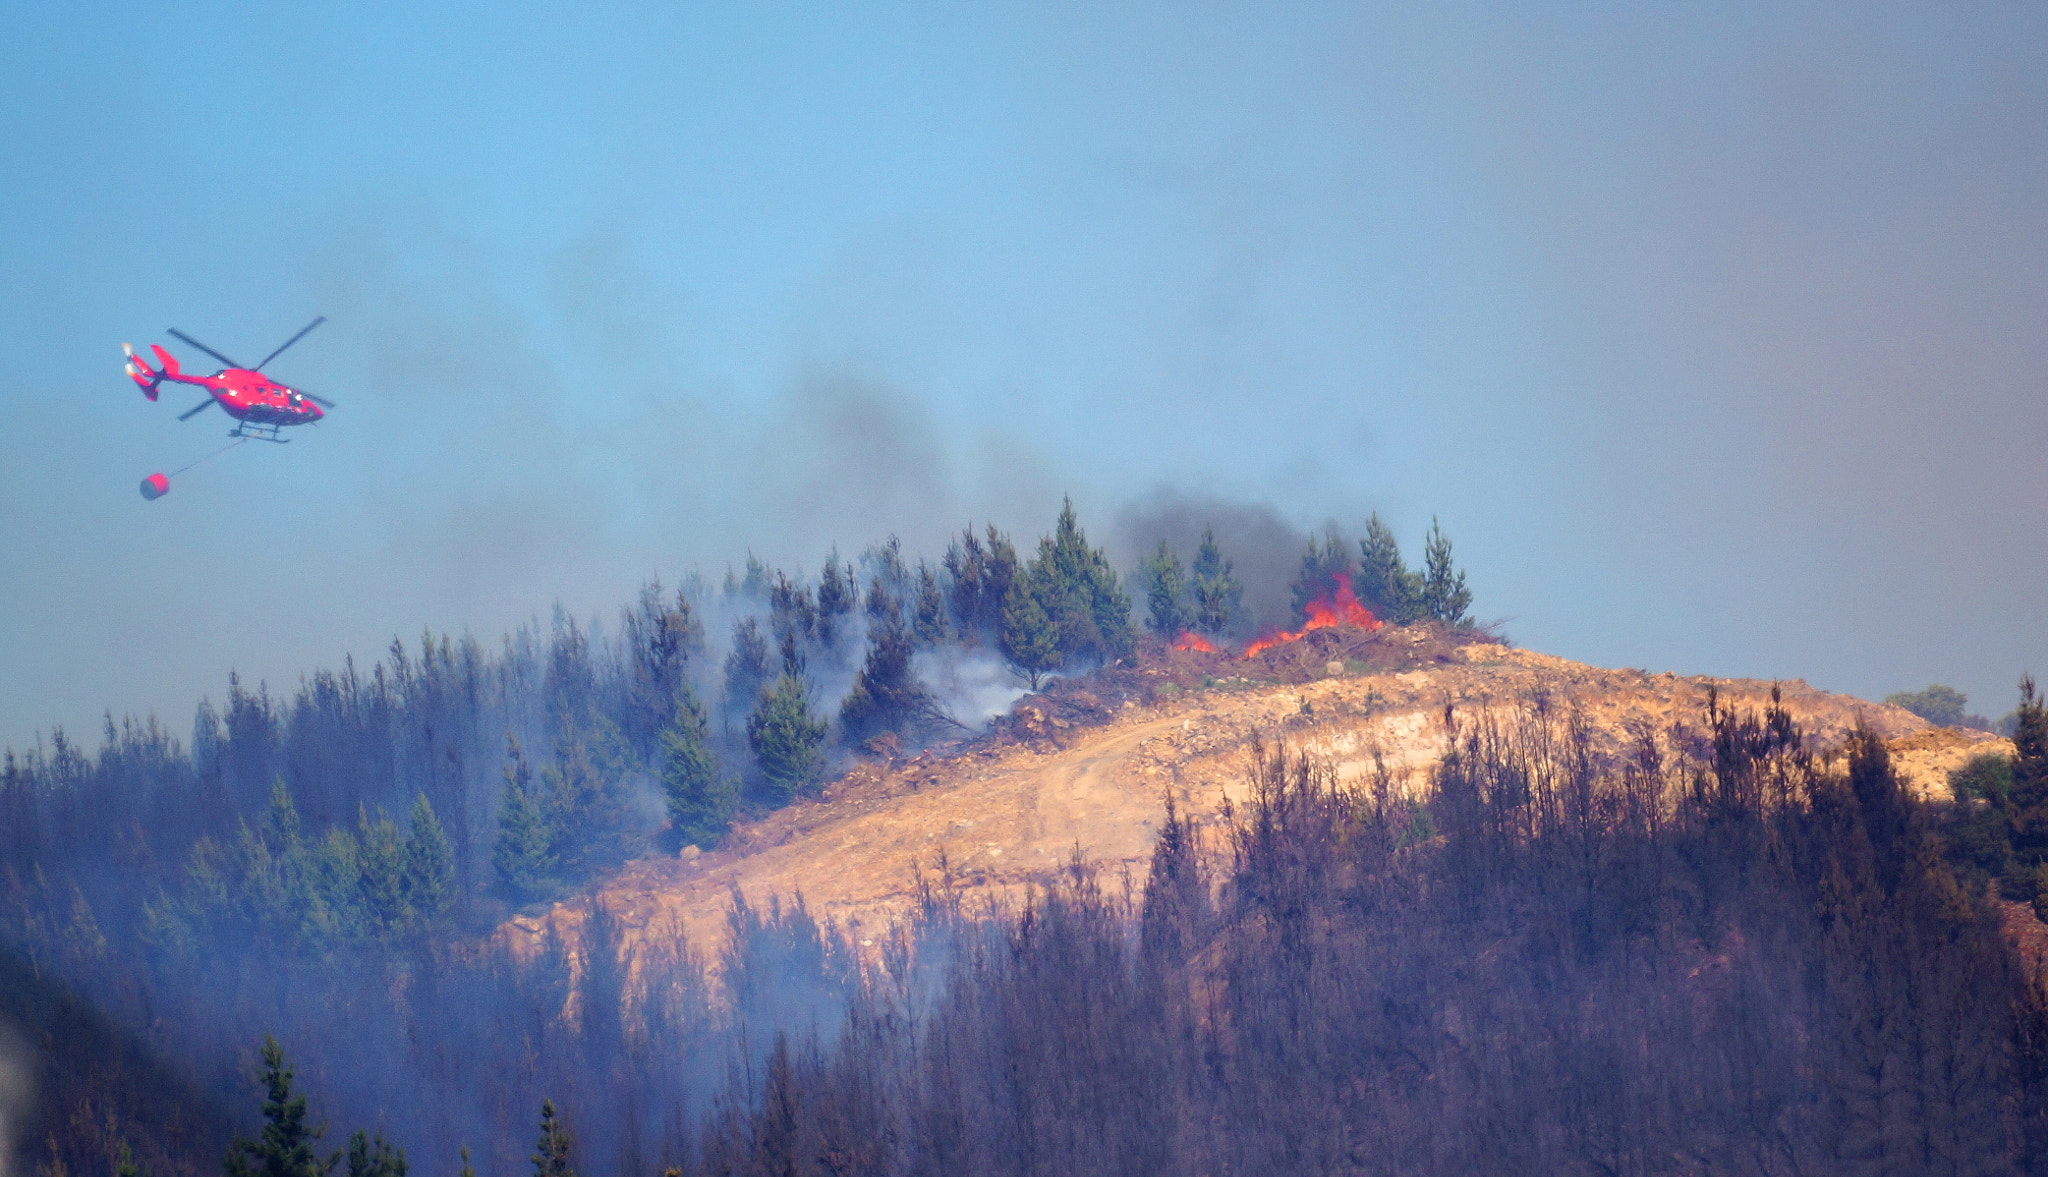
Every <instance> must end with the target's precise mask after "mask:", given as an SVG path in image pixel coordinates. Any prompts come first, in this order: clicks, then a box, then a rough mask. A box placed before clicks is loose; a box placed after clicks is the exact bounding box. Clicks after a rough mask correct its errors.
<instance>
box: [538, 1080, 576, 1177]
mask: <svg viewBox="0 0 2048 1177" xmlns="http://www.w3.org/2000/svg"><path fill="white" fill-rule="evenodd" d="M533 1148H534V1151H533V1177H576V1170H574V1169H572V1168H570V1167H569V1130H568V1129H567V1128H564V1127H563V1126H562V1121H561V1120H559V1119H557V1118H556V1116H555V1101H554V1100H552V1099H544V1100H542V1101H541V1102H540V1139H539V1140H538V1141H536V1142H535V1143H534V1146H533Z"/></svg>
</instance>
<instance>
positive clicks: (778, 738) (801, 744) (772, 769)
mask: <svg viewBox="0 0 2048 1177" xmlns="http://www.w3.org/2000/svg"><path fill="white" fill-rule="evenodd" d="M808 695H809V692H808V690H807V689H806V688H805V686H804V683H803V680H801V679H799V678H797V677H795V676H794V675H788V674H785V675H783V676H782V677H780V678H778V679H776V680H775V683H774V685H773V686H771V687H769V688H768V689H767V690H765V691H763V692H761V699H760V702H758V703H757V704H755V706H754V713H753V714H752V715H750V716H748V717H747V743H748V744H749V745H750V746H751V747H752V748H753V750H754V759H755V762H756V763H758V764H759V765H760V766H761V776H762V779H763V784H764V785H765V787H766V789H767V792H768V795H769V797H770V799H771V800H772V801H773V802H774V803H775V804H778V805H786V804H788V803H789V802H790V801H792V800H794V799H795V798H796V797H798V796H800V795H802V794H804V793H806V792H808V791H809V790H810V789H811V788H812V787H813V786H814V785H816V784H817V781H818V774H819V772H820V771H821V770H822V769H823V768H824V764H825V734H826V732H827V731H828V730H829V725H828V724H827V723H826V722H825V721H824V720H822V719H820V718H818V717H817V716H815V715H814V714H812V711H811V703H810V699H809V697H808Z"/></svg>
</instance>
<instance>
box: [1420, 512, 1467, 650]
mask: <svg viewBox="0 0 2048 1177" xmlns="http://www.w3.org/2000/svg"><path fill="white" fill-rule="evenodd" d="M1422 600H1423V612H1424V613H1426V614H1427V615H1428V616H1429V618H1430V619H1431V620H1432V621H1440V622H1442V623H1443V624H1445V625H1448V626H1451V627H1453V628H1456V627H1459V626H1464V625H1469V624H1470V623H1471V620H1472V619H1471V618H1470V617H1468V616H1467V615H1466V610H1468V609H1470V608H1471V607H1472V591H1471V590H1470V589H1468V588H1466V587H1465V574H1464V573H1463V572H1460V571H1458V569H1457V568H1456V567H1455V566H1454V565H1453V564H1452V563H1451V540H1450V537H1449V536H1447V535H1445V534H1444V532H1443V528H1441V527H1439V526H1437V521H1436V520H1435V518H1431V519H1430V521H1429V548H1428V550H1427V551H1426V552H1425V553H1424V554H1423V571H1422Z"/></svg>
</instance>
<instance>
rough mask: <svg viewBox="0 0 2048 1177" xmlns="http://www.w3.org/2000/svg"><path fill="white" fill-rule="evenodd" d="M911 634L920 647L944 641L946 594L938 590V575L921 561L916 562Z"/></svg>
mask: <svg viewBox="0 0 2048 1177" xmlns="http://www.w3.org/2000/svg"><path fill="white" fill-rule="evenodd" d="M912 632H913V633H915V634H916V636H917V644H918V645H920V646H936V645H938V644H940V643H941V642H944V641H945V640H946V594H945V593H944V592H943V591H941V590H940V588H939V577H938V574H937V573H936V572H934V571H932V566H931V565H929V564H927V563H925V562H924V561H923V560H919V561H918V562H917V612H916V618H915V620H914V621H913V622H912Z"/></svg>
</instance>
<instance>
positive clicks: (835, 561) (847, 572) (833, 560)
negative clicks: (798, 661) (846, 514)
mask: <svg viewBox="0 0 2048 1177" xmlns="http://www.w3.org/2000/svg"><path fill="white" fill-rule="evenodd" d="M859 598H860V589H859V587H857V584H856V582H855V580H854V577H853V565H851V564H846V565H841V564H840V562H839V549H838V548H833V549H832V554H831V555H830V556H827V557H825V571H824V572H823V573H821V574H820V575H819V576H818V620H817V627H818V644H819V645H821V646H823V647H825V648H826V649H828V650H829V649H831V648H832V640H833V637H834V635H835V634H836V632H837V630H836V627H837V625H838V622H839V619H840V618H842V617H845V616H846V615H847V614H849V613H852V612H853V607H854V605H855V603H856V602H857V601H858V600H859Z"/></svg>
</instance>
